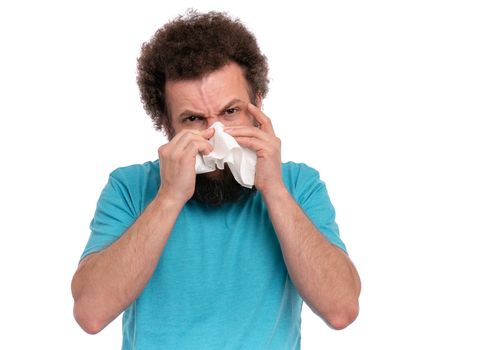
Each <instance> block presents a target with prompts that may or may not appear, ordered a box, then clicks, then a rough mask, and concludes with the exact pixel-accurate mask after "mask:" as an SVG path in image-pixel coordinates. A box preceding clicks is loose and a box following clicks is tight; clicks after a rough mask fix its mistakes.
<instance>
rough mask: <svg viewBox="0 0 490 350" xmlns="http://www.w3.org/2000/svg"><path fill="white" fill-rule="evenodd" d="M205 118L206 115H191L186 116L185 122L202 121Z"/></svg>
mask: <svg viewBox="0 0 490 350" xmlns="http://www.w3.org/2000/svg"><path fill="white" fill-rule="evenodd" d="M203 120H204V117H201V116H198V115H190V116H188V117H186V118H184V123H196V122H201V121H203Z"/></svg>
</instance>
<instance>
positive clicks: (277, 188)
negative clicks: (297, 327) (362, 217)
mask: <svg viewBox="0 0 490 350" xmlns="http://www.w3.org/2000/svg"><path fill="white" fill-rule="evenodd" d="M249 111H250V113H251V114H252V115H253V116H254V117H255V119H256V120H257V121H258V122H259V123H260V129H258V128H251V127H236V128H226V129H225V131H226V132H228V133H229V134H230V135H232V136H234V137H235V139H236V140H237V142H238V143H240V144H241V145H242V146H245V147H250V148H252V149H254V150H255V151H256V152H257V165H256V174H255V186H256V187H257V189H258V190H259V191H260V192H261V193H262V196H263V198H264V201H265V204H266V206H267V209H268V213H269V216H270V218H271V221H272V224H273V226H274V229H275V231H276V234H277V237H278V239H279V243H280V245H281V250H282V252H283V256H284V260H285V263H286V267H287V269H288V273H289V275H290V276H291V279H292V281H293V283H294V284H295V286H296V288H297V289H298V291H299V293H300V294H301V296H302V297H303V299H304V300H305V301H306V302H307V304H308V305H309V306H310V307H311V308H312V309H313V311H315V312H316V313H317V314H318V315H319V316H320V317H322V319H323V320H325V322H327V323H328V324H329V325H330V326H331V327H333V328H335V329H342V328H345V327H347V326H348V325H349V324H350V323H351V322H353V321H354V319H355V318H356V317H357V314H358V310H359V305H358V298H359V293H360V286H361V284H360V279H359V276H358V274H357V271H356V269H355V267H354V265H353V264H352V262H351V261H350V259H349V258H348V256H347V255H346V254H345V253H344V252H343V251H342V250H340V249H339V248H337V247H335V246H334V245H332V244H331V243H329V242H328V240H327V239H326V238H324V237H323V236H322V234H321V233H320V232H319V231H318V230H317V229H316V227H315V226H314V225H313V224H312V223H311V222H310V220H309V219H308V217H307V216H306V215H305V214H304V213H303V211H302V210H301V208H300V207H299V206H298V204H297V203H296V201H295V200H294V199H293V198H292V197H291V195H290V194H289V192H288V191H287V189H286V187H285V186H284V183H283V181H282V173H281V151H280V148H281V145H280V140H279V139H278V138H277V137H276V136H275V134H274V130H273V128H272V123H271V121H270V119H269V118H268V117H267V116H265V115H264V114H263V113H262V111H260V110H259V109H258V108H257V107H255V106H253V105H249Z"/></svg>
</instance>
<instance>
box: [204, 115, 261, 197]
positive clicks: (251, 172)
mask: <svg viewBox="0 0 490 350" xmlns="http://www.w3.org/2000/svg"><path fill="white" fill-rule="evenodd" d="M211 127H212V128H214V135H213V137H211V138H210V139H209V143H210V144H211V145H212V146H213V151H212V152H211V153H210V154H207V155H202V154H200V153H198V154H197V155H196V174H202V173H209V172H211V171H214V170H216V168H218V169H224V167H225V163H226V164H228V167H229V168H230V170H231V173H232V174H233V176H234V177H235V180H236V181H237V182H238V183H239V184H240V185H242V186H244V187H248V188H252V186H253V185H254V180H255V164H256V163H257V155H256V154H255V152H254V151H252V150H251V149H248V148H245V147H241V146H240V145H239V144H238V143H237V142H236V140H235V139H234V138H233V136H231V135H229V134H227V133H225V132H224V131H223V124H222V123H220V122H216V123H214V124H213V125H211Z"/></svg>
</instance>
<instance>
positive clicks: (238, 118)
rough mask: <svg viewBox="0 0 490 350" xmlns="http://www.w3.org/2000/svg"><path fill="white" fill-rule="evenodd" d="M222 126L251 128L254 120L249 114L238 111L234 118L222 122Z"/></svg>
mask: <svg viewBox="0 0 490 350" xmlns="http://www.w3.org/2000/svg"><path fill="white" fill-rule="evenodd" d="M223 124H225V125H227V126H253V125H254V118H253V116H252V115H251V114H250V113H248V112H246V111H240V112H239V113H238V114H237V115H235V116H234V118H230V119H229V120H225V121H223Z"/></svg>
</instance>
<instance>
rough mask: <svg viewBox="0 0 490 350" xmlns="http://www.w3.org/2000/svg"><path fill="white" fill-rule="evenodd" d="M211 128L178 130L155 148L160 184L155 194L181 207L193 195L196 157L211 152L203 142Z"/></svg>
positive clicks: (205, 141) (211, 133) (208, 135)
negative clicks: (170, 138)
mask: <svg viewBox="0 0 490 350" xmlns="http://www.w3.org/2000/svg"><path fill="white" fill-rule="evenodd" d="M213 134H214V129H213V128H210V129H206V130H204V131H198V130H190V129H186V130H182V131H180V132H179V133H178V134H177V135H175V136H174V138H173V139H172V140H171V141H170V142H169V143H167V144H165V145H163V146H161V147H160V148H159V149H158V157H159V159H160V179H161V185H160V190H159V192H158V195H164V196H168V198H171V199H173V200H175V201H177V203H179V204H180V205H184V204H185V203H186V202H187V201H188V200H189V199H190V198H191V197H192V195H193V194H194V189H195V185H196V170H195V166H196V155H197V154H198V153H202V154H209V153H210V152H211V151H212V150H213V146H211V145H210V144H209V143H208V142H207V140H209V139H210V138H211V137H212V136H213Z"/></svg>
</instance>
